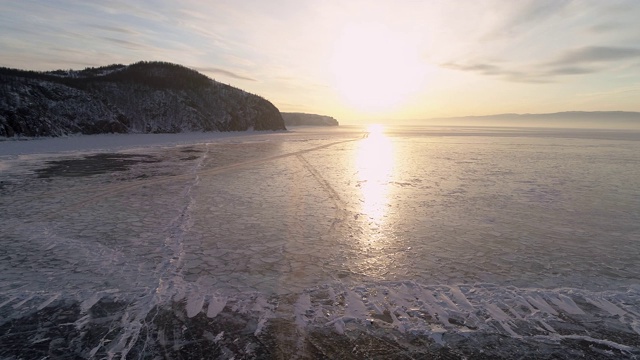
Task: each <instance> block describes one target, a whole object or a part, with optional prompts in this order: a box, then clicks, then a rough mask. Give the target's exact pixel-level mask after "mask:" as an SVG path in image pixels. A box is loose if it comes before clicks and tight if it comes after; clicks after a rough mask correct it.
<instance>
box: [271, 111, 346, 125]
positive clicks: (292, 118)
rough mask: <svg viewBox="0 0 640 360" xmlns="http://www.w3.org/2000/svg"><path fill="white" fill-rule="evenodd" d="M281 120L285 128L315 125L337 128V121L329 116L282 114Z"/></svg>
mask: <svg viewBox="0 0 640 360" xmlns="http://www.w3.org/2000/svg"><path fill="white" fill-rule="evenodd" d="M281 114H282V118H283V119H284V124H285V125H287V126H296V125H316V126H338V120H336V119H334V118H332V117H331V116H325V115H316V114H305V113H286V112H283V113H281Z"/></svg>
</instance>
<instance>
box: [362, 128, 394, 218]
mask: <svg viewBox="0 0 640 360" xmlns="http://www.w3.org/2000/svg"><path fill="white" fill-rule="evenodd" d="M367 131H368V133H367V137H366V138H365V139H363V140H362V141H361V142H360V143H359V146H358V150H357V152H356V169H357V171H358V182H359V185H360V190H361V192H362V210H361V211H362V213H363V214H364V215H366V216H368V217H369V219H370V220H371V221H372V222H373V223H374V224H375V225H378V226H379V225H381V224H382V223H383V220H384V219H383V218H384V215H385V213H386V211H387V207H388V202H389V199H388V195H389V194H388V193H389V189H388V187H389V186H388V183H389V181H390V178H391V175H392V171H393V164H394V156H393V145H392V143H391V140H390V139H389V137H387V136H386V135H385V133H384V127H383V126H382V125H379V124H375V125H370V126H369V127H368V129H367Z"/></svg>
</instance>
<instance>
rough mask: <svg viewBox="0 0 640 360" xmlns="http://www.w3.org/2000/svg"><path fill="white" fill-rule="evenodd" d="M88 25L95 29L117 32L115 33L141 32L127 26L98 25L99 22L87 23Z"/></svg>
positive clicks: (133, 33) (136, 33)
mask: <svg viewBox="0 0 640 360" xmlns="http://www.w3.org/2000/svg"><path fill="white" fill-rule="evenodd" d="M86 26H88V27H91V28H94V29H98V30H105V31H110V32H115V33H119V34H125V35H139V34H140V33H139V32H137V31H134V30H131V29H127V28H125V27H116V26H108V25H98V24H86Z"/></svg>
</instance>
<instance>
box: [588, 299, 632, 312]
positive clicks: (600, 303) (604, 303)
mask: <svg viewBox="0 0 640 360" xmlns="http://www.w3.org/2000/svg"><path fill="white" fill-rule="evenodd" d="M587 301H588V302H590V303H591V304H593V305H595V306H597V307H599V308H600V309H602V310H604V311H606V312H608V313H609V314H611V315H620V316H623V315H625V314H626V313H627V312H626V311H624V310H622V309H620V308H619V307H617V306H616V305H614V304H612V303H611V302H609V301H608V300H607V299H602V298H601V299H593V298H587Z"/></svg>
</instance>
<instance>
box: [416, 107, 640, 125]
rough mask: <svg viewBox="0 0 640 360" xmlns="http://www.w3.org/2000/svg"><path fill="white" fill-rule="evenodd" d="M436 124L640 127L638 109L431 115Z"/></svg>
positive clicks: (432, 121)
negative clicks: (442, 116)
mask: <svg viewBox="0 0 640 360" xmlns="http://www.w3.org/2000/svg"><path fill="white" fill-rule="evenodd" d="M426 122H429V123H432V124H438V125H466V126H473V125H479V126H531V127H556V128H595V129H597V128H602V129H608V128H610V129H640V112H630V111H565V112H557V113H549V114H499V115H486V116H463V117H449V118H432V119H428V120H426Z"/></svg>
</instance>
